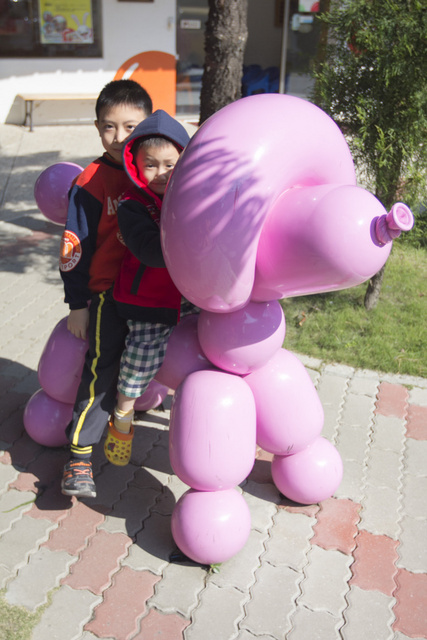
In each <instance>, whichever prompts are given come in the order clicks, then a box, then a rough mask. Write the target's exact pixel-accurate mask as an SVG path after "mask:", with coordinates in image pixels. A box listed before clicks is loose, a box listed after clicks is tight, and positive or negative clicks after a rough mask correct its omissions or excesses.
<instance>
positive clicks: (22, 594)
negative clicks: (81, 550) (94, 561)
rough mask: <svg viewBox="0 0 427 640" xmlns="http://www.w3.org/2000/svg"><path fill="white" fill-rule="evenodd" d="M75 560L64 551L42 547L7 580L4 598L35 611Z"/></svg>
mask: <svg viewBox="0 0 427 640" xmlns="http://www.w3.org/2000/svg"><path fill="white" fill-rule="evenodd" d="M76 560H77V558H76V557H73V556H71V555H70V554H69V553H66V552H65V551H50V550H49V549H47V548H46V547H42V548H41V549H39V550H38V551H36V553H33V554H32V555H31V556H30V559H29V562H28V564H27V565H25V566H24V567H22V569H20V570H19V571H18V575H17V577H16V578H15V579H14V580H12V581H11V582H9V584H8V585H7V588H6V595H5V598H6V600H7V602H8V603H9V604H14V605H19V606H22V607H26V608H27V609H30V610H31V611H35V610H36V609H37V607H39V606H40V605H42V604H44V603H45V602H47V594H48V592H49V591H51V590H52V589H53V588H54V587H57V586H58V585H59V581H60V579H61V578H63V577H64V576H66V575H67V573H68V570H69V567H70V565H71V564H72V563H73V562H75V561H76Z"/></svg>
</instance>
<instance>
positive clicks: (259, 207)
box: [161, 94, 356, 313]
mask: <svg viewBox="0 0 427 640" xmlns="http://www.w3.org/2000/svg"><path fill="white" fill-rule="evenodd" d="M254 123H256V126H254ZM248 132H250V135H248ZM329 183H336V184H347V185H348V184H350V185H351V184H353V185H355V184H356V175H355V171H354V166H353V160H352V158H351V154H350V151H349V148H348V145H347V143H346V141H345V139H344V136H343V135H342V133H341V132H340V130H339V128H338V127H337V125H336V124H335V123H334V122H333V120H332V119H331V118H329V116H327V115H326V114H325V113H324V112H323V111H322V110H321V109H319V108H318V107H316V106H315V105H314V104H312V103H310V102H308V101H306V100H302V99H300V98H296V97H294V96H288V95H283V94H263V95H255V96H249V97H247V98H243V99H241V100H237V101H235V102H233V103H231V104H229V105H227V106H226V107H224V108H223V109H221V110H220V111H218V112H217V113H215V114H214V115H213V116H211V117H210V118H209V119H208V120H207V121H206V122H205V123H204V124H203V126H202V127H200V129H199V130H198V131H197V132H196V133H195V135H194V136H193V137H192V138H191V140H190V142H189V144H188V146H187V147H186V149H185V151H184V153H183V154H182V155H181V157H180V159H179V162H178V164H177V166H176V167H175V170H174V172H173V175H172V177H171V180H170V182H169V185H168V190H167V192H166V195H165V198H164V202H163V206H162V223H161V236H162V243H163V248H164V254H165V261H166V265H167V267H168V270H169V272H170V274H171V276H172V278H173V280H174V281H175V284H176V285H177V287H178V289H179V290H180V291H181V292H182V294H183V295H184V296H185V297H186V298H187V299H188V300H190V301H191V302H193V303H194V304H196V305H198V306H199V307H201V308H202V309H205V310H207V311H213V312H218V313H224V312H229V311H234V310H237V309H240V308H242V307H243V306H244V305H245V304H246V303H247V302H248V300H249V299H250V296H251V291H252V287H253V284H254V274H255V263H256V255H257V248H258V241H259V237H260V234H261V230H262V227H263V225H264V222H265V219H266V217H267V215H268V213H269V211H270V209H271V207H272V206H273V204H274V203H275V201H276V200H277V198H278V197H279V196H280V194H281V193H283V192H284V191H286V190H287V189H290V188H291V187H294V186H295V185H298V186H300V185H316V184H329ZM309 231H310V230H309V229H308V230H307V232H309ZM271 299H277V296H274V297H273V298H271Z"/></svg>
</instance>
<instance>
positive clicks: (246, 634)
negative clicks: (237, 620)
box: [233, 629, 273, 640]
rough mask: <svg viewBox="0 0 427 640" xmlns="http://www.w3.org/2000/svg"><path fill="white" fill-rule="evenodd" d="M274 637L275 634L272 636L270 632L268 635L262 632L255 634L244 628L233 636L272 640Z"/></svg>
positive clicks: (239, 638) (240, 639) (244, 639)
mask: <svg viewBox="0 0 427 640" xmlns="http://www.w3.org/2000/svg"><path fill="white" fill-rule="evenodd" d="M272 638H273V636H271V635H270V634H268V635H267V634H264V633H262V634H257V635H254V634H253V633H251V632H250V631H248V630H247V629H242V630H241V631H239V633H238V634H237V636H233V640H272Z"/></svg>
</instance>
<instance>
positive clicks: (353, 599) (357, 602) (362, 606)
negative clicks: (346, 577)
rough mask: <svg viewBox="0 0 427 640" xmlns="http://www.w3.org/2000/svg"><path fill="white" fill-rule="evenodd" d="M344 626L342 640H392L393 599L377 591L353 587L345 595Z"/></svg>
mask: <svg viewBox="0 0 427 640" xmlns="http://www.w3.org/2000/svg"><path fill="white" fill-rule="evenodd" d="M347 601H348V609H347V610H346V611H344V618H345V620H346V624H345V625H344V626H343V627H342V629H341V634H342V637H343V640H360V638H372V639H374V638H375V640H392V638H393V631H392V629H391V624H392V622H393V620H394V615H393V612H392V607H393V606H394V604H395V599H394V598H392V597H390V596H387V595H385V594H384V593H380V592H379V591H364V590H363V589H359V587H356V586H353V587H352V588H351V590H350V592H349V593H348V595H347Z"/></svg>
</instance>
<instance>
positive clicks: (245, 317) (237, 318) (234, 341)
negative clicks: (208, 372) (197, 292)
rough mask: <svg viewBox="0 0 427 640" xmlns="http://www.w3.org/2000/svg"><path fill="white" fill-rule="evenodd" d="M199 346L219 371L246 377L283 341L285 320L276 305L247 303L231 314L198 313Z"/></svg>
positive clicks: (278, 306) (270, 355)
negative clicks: (222, 370)
mask: <svg viewBox="0 0 427 640" xmlns="http://www.w3.org/2000/svg"><path fill="white" fill-rule="evenodd" d="M198 333H199V340H200V345H201V347H202V349H203V351H204V353H205V354H206V356H207V357H208V358H209V360H210V361H211V362H213V363H214V364H215V365H216V366H217V367H219V368H220V369H225V371H230V372H231V373H238V374H246V373H249V372H250V371H254V370H255V369H258V368H259V367H261V366H262V365H264V364H265V363H266V362H267V361H268V360H269V359H270V358H271V357H272V355H273V354H274V353H275V352H276V351H277V350H278V349H280V348H281V346H282V344H283V340H284V339H285V316H284V315H283V311H282V307H281V306H280V304H279V303H278V302H277V301H276V300H273V301H271V302H265V303H257V302H249V303H248V304H247V305H246V306H245V307H244V308H243V309H239V310H238V311H233V312H231V313H212V312H211V311H202V312H201V313H200V319H199V324H198Z"/></svg>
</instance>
